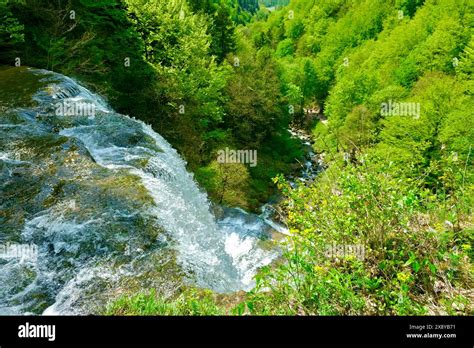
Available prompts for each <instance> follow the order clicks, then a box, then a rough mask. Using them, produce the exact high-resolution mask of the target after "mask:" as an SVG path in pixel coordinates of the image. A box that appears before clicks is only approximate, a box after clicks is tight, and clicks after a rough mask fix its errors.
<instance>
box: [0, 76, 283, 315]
mask: <svg viewBox="0 0 474 348" xmlns="http://www.w3.org/2000/svg"><path fill="white" fill-rule="evenodd" d="M0 92H1V93H0V244H2V245H6V244H8V245H17V244H18V245H32V246H34V247H35V250H36V254H35V255H33V257H29V258H25V257H22V255H17V256H15V257H10V256H8V257H5V256H4V255H3V256H2V255H0V314H17V313H37V314H41V313H43V312H45V311H46V313H60V314H74V313H91V312H96V311H97V308H99V307H100V306H102V305H103V304H104V303H105V301H106V300H107V296H110V295H111V294H116V293H120V292H121V291H123V289H127V290H134V291H140V290H141V289H149V288H150V287H153V288H156V289H158V290H159V291H160V292H162V293H164V294H170V293H172V292H173V291H175V290H176V289H177V288H178V287H179V286H180V285H181V284H183V283H189V282H191V283H193V284H195V285H197V286H201V287H206V288H211V289H214V290H216V291H221V292H226V291H236V290H240V289H245V288H248V287H251V285H252V276H253V274H254V273H255V271H256V269H257V268H258V267H259V266H261V265H264V264H267V263H269V262H271V260H272V259H273V258H274V257H275V256H276V254H275V252H274V251H263V250H261V249H260V248H259V246H258V244H259V241H260V239H261V236H260V235H259V234H258V233H256V231H255V230H254V229H252V228H249V227H248V225H249V224H250V225H252V224H255V221H253V220H252V219H247V220H245V221H242V219H240V217H238V216H234V215H232V216H229V217H228V218H227V219H226V220H225V221H226V225H225V228H223V227H222V225H221V226H220V225H219V224H218V223H217V222H216V221H215V219H214V216H213V215H212V214H211V213H210V209H209V202H208V200H207V197H206V195H205V194H204V193H202V192H201V191H200V190H199V189H198V187H197V186H196V184H195V182H194V180H193V178H192V175H191V174H190V173H188V172H187V171H186V163H185V162H184V161H183V160H182V159H181V158H180V157H179V155H178V154H177V153H176V151H175V150H174V149H172V148H171V146H170V145H169V144H168V143H167V142H166V141H165V140H164V139H163V138H162V137H161V136H159V135H158V134H156V133H155V132H153V130H152V129H151V128H150V127H149V126H147V125H145V124H144V123H142V122H140V121H137V120H134V119H131V118H129V117H127V116H124V115H120V114H117V113H115V112H114V111H113V110H112V109H111V108H110V107H109V106H108V105H107V103H106V102H105V101H104V100H103V99H102V98H100V97H98V96H96V95H94V94H92V93H91V92H89V91H88V90H87V89H85V88H84V87H82V86H80V85H79V84H77V83H76V82H75V81H73V80H71V79H69V78H67V77H65V76H62V75H59V74H55V73H51V72H47V71H42V70H35V69H29V68H2V69H0ZM65 103H67V105H71V104H74V103H78V104H77V105H80V107H82V106H84V105H85V107H86V109H85V110H86V111H87V112H82V111H83V110H78V108H77V105H76V106H75V107H74V108H69V109H68V112H67V113H62V112H58V110H64V108H60V107H58V105H66V104H65ZM71 110H73V111H72V114H71ZM91 110H93V112H92V113H91V112H90V111H91ZM76 111H77V112H76ZM223 218H224V219H225V218H226V216H225V214H224V216H223ZM242 250H245V253H246V255H245V257H243V256H242ZM30 256H31V255H30Z"/></svg>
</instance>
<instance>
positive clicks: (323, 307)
mask: <svg viewBox="0 0 474 348" xmlns="http://www.w3.org/2000/svg"><path fill="white" fill-rule="evenodd" d="M473 7H474V4H473V3H472V1H469V0H291V1H284V0H283V1H273V0H265V1H258V0H100V1H97V0H58V1H46V0H0V17H1V18H2V20H1V23H0V75H2V74H4V75H5V76H6V73H4V72H3V71H2V70H1V69H2V68H1V67H2V66H4V67H14V68H20V67H33V68H37V69H45V70H48V71H52V72H55V73H60V74H62V75H65V76H68V77H70V78H73V79H75V80H77V81H79V82H80V83H81V84H82V85H83V86H85V87H86V88H87V89H88V90H90V91H92V92H93V93H96V94H97V95H100V96H102V97H103V98H104V99H105V100H106V101H107V103H109V104H110V106H111V107H113V109H114V110H116V111H117V112H118V113H120V114H122V115H129V116H130V117H134V118H136V119H138V120H141V121H143V122H145V123H146V124H147V125H150V126H151V128H152V129H153V131H155V132H157V133H159V134H160V135H161V136H162V137H163V138H164V139H166V141H167V142H169V143H170V144H171V145H172V147H173V148H175V149H176V150H177V152H178V153H179V155H180V156H181V157H182V158H183V159H184V160H185V161H186V169H187V171H188V172H190V173H192V175H193V180H195V182H196V183H197V185H198V186H199V188H200V190H201V191H203V192H205V193H206V195H207V196H208V197H209V200H210V201H211V205H212V206H219V207H232V208H239V209H243V210H245V211H246V212H249V213H252V214H256V212H258V211H259V209H261V207H262V206H263V205H265V204H267V203H269V202H270V203H271V204H272V206H273V210H274V212H273V215H272V219H273V220H274V221H276V222H277V223H278V224H281V225H282V226H284V227H285V229H286V231H287V232H286V233H284V234H283V235H282V236H281V237H280V238H279V240H278V241H274V240H270V241H269V242H270V243H271V244H272V243H273V244H276V245H277V247H278V248H279V249H281V255H280V256H279V257H278V258H276V259H275V260H274V261H273V262H271V263H268V264H266V265H263V266H262V267H259V268H258V270H257V271H256V274H255V275H254V282H255V284H254V286H253V287H252V288H251V289H246V290H245V291H243V290H242V289H240V291H233V292H228V291H226V292H224V293H222V292H220V291H215V290H214V289H212V288H211V287H208V288H205V287H200V286H193V285H189V284H185V285H182V286H180V287H179V289H178V290H176V291H174V292H172V293H170V292H169V291H168V292H167V291H161V290H160V289H158V288H157V287H154V288H153V289H148V288H146V287H143V286H142V287H140V286H126V287H124V288H122V289H121V290H120V291H115V292H114V293H113V295H110V296H109V299H108V301H107V303H106V304H104V305H103V306H102V307H101V308H99V309H97V310H94V311H95V312H99V313H102V314H106V315H472V314H473V313H474V312H473V303H474V292H473V289H474V278H473V277H474V268H473V256H474V253H473V242H474V227H473V215H472V207H473V200H474V172H473V158H474V154H473V149H472V144H473V143H474V115H473V110H474V99H473V96H472V92H473V87H474V85H473V80H472V73H473V69H474V40H473V37H472V33H473V21H474V9H473ZM6 79H7V77H5V80H4V81H7V80H6ZM9 83H10V82H9ZM0 86H1V87H0V88H1V91H2V94H5V95H7V94H8V93H4V89H5V90H6V89H7V88H10V87H8V86H7V85H5V82H2V78H0ZM0 106H2V107H3V108H4V107H10V106H11V104H7V103H6V102H2V103H1V104H0ZM2 110H3V109H0V111H2ZM0 115H2V116H4V117H0V120H1V119H2V118H5V115H4V114H3V111H2V113H0ZM5 119H6V118H5ZM5 122H6V121H5ZM5 122H3V121H2V123H5ZM289 130H290V131H289ZM63 132H64V131H63ZM292 132H293V133H295V132H296V133H297V134H300V135H301V134H303V137H304V139H305V141H308V144H310V147H311V150H310V152H311V156H312V159H311V161H312V165H315V163H316V161H319V162H318V163H319V167H320V168H319V170H318V174H317V175H316V176H315V177H311V178H310V179H306V180H300V181H297V180H296V181H297V182H296V183H295V180H294V178H295V177H298V176H299V175H300V174H299V173H300V172H301V170H302V166H303V167H304V162H305V156H307V155H308V149H307V146H305V145H304V144H303V143H304V141H302V140H301V136H300V138H298V137H295V136H294V135H292ZM145 140H146V139H145ZM145 140H143V139H137V140H136V142H137V143H140V141H145ZM2 144H3V145H2ZM3 146H5V148H6V146H7V145H6V142H5V143H2V142H1V141H0V151H3V149H2V147H3ZM224 149H241V150H248V151H251V152H249V153H251V154H253V152H252V151H255V154H256V155H255V157H254V158H253V160H254V161H253V162H252V163H249V161H247V162H246V161H240V162H239V161H234V162H232V161H228V160H227V161H225V160H223V161H222V160H220V159H219V153H220V152H221V151H223V150H224ZM243 153H244V152H242V154H243ZM2 161H3V160H2V157H1V156H0V170H2V171H5V172H6V170H7V169H8V168H7V165H6V164H2V163H3V162H2ZM223 162H225V163H223ZM229 162H230V163H229ZM5 175H6V174H5ZM117 177H118V176H117ZM119 179H120V178H118V179H117V180H119ZM127 180H132V179H127ZM127 182H128V181H127ZM9 185H11V183H10V181H7V180H4V182H3V183H0V194H1V195H2V196H3V197H2V198H0V242H2V241H6V240H8V238H7V237H6V234H7V232H9V231H10V230H12V231H13V230H14V227H11V226H13V225H15V224H16V225H18V224H23V223H26V221H27V220H28V218H32V216H30V217H29V216H28V214H27V213H25V212H23V213H22V214H19V213H18V214H16V213H12V211H17V210H19V209H17V206H15V204H17V205H18V204H20V203H18V202H23V201H22V200H18V201H15V202H16V203H14V204H13V206H12V203H11V201H9V200H8V199H7V198H6V197H7V196H8V194H9V193H11V192H14V186H9ZM130 185H132V184H130ZM133 185H136V184H135V183H133ZM133 187H136V186H133ZM137 187H138V186H137ZM55 190H56V189H55ZM114 190H115V189H114ZM134 190H136V191H137V192H138V191H139V189H134ZM137 194H138V193H137ZM38 195H39V193H38ZM127 195H128V194H127ZM127 197H128V196H127ZM25 211H26V208H25ZM38 211H40V210H39V209H38ZM19 215H21V219H20V218H19V217H18V216H19ZM13 221H15V222H13ZM2 226H3V227H2ZM8 226H10V227H11V228H10V227H8ZM2 230H3V231H2ZM129 232H130V234H132V233H134V234H136V235H141V234H139V233H135V232H134V230H133V231H132V230H130V231H129ZM187 232H188V233H189V234H192V233H193V231H192V230H189V231H187ZM147 236H148V234H147ZM51 238H53V237H51ZM147 238H148V237H147ZM150 238H151V237H150ZM147 243H148V242H147ZM150 243H151V242H150ZM328 246H331V247H330V248H331V252H329V254H331V253H332V256H331V255H329V256H328ZM341 246H342V247H341ZM344 246H346V247H348V248H344ZM354 246H358V247H359V246H361V247H362V249H361V250H360V248H357V250H359V252H358V253H357V255H356V253H354V252H352V251H354V250H356V248H354ZM348 250H349V251H348ZM334 255H336V256H334ZM160 267H162V266H160ZM0 272H2V270H1V268H0ZM156 273H158V274H156ZM153 275H154V276H155V277H160V272H157V271H155V272H154V273H153ZM161 276H162V275H161ZM0 278H1V277H0ZM0 289H1V286H0ZM236 290H237V289H236ZM0 293H1V292H0ZM0 302H1V301H0ZM46 302H48V301H45V303H46ZM49 304H50V303H49ZM1 307H2V306H1V303H0V310H1ZM46 307H47V305H46V304H42V305H40V306H39V307H38V308H41V311H42V310H44V309H45V308H46ZM38 311H40V310H39V309H38Z"/></svg>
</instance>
